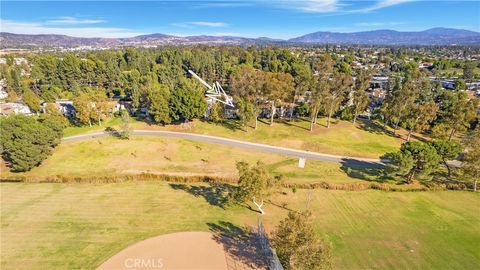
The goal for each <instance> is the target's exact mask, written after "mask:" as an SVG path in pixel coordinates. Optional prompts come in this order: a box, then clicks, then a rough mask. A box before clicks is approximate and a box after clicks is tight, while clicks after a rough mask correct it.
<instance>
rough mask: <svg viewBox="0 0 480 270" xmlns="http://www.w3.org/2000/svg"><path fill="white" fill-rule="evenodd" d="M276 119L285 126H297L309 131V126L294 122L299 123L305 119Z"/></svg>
mask: <svg viewBox="0 0 480 270" xmlns="http://www.w3.org/2000/svg"><path fill="white" fill-rule="evenodd" d="M278 121H279V123H282V124H284V125H286V126H290V127H297V128H300V129H304V130H307V131H310V129H309V128H307V127H304V126H301V125H298V124H296V123H299V122H305V120H303V119H301V118H292V120H278Z"/></svg>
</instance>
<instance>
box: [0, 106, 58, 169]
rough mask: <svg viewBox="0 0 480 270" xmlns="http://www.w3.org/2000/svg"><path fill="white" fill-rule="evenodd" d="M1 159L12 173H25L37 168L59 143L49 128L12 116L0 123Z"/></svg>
mask: <svg viewBox="0 0 480 270" xmlns="http://www.w3.org/2000/svg"><path fill="white" fill-rule="evenodd" d="M0 129H1V130H2V132H1V133H0V139H1V140H0V143H1V146H2V155H3V158H4V159H5V160H6V161H8V162H10V163H11V168H12V169H13V170H14V171H18V172H25V171H28V170H30V169H32V168H33V167H35V166H38V165H39V164H40V163H41V162H42V161H43V160H45V159H46V158H47V157H48V156H49V155H50V154H51V153H52V149H53V148H54V147H55V146H56V145H57V144H58V143H59V142H60V136H59V135H58V133H57V132H55V131H54V130H52V129H51V128H50V127H49V126H47V125H44V124H42V123H41V122H38V121H37V120H35V119H34V118H32V117H27V116H24V115H12V116H9V117H7V118H3V119H1V121H0Z"/></svg>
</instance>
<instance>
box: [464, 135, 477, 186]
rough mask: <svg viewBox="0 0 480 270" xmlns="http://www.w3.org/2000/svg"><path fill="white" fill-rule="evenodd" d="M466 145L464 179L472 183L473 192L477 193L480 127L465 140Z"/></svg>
mask: <svg viewBox="0 0 480 270" xmlns="http://www.w3.org/2000/svg"><path fill="white" fill-rule="evenodd" d="M465 145H466V146H467V148H468V151H467V152H466V153H465V156H464V158H463V166H462V172H463V177H464V178H465V180H467V181H471V182H472V183H473V190H474V191H477V183H478V181H479V180H480V126H477V128H476V129H475V130H474V131H473V132H472V133H471V134H470V135H469V136H467V137H466V138H465Z"/></svg>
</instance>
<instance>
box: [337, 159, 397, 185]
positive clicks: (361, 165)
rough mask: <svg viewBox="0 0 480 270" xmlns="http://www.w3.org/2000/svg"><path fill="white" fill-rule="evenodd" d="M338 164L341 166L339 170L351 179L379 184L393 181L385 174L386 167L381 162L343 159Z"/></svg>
mask: <svg viewBox="0 0 480 270" xmlns="http://www.w3.org/2000/svg"><path fill="white" fill-rule="evenodd" d="M340 163H341V164H342V166H341V167H340V169H341V170H342V171H344V172H345V173H346V174H347V175H348V176H349V177H352V178H357V179H361V180H364V181H371V182H379V183H384V182H386V181H388V180H392V179H393V178H392V177H390V176H388V175H387V174H386V172H385V169H386V166H385V164H383V163H382V162H368V161H361V160H355V159H349V158H343V159H342V161H341V162H340Z"/></svg>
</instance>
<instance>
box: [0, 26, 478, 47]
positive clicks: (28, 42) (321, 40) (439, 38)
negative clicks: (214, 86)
mask: <svg viewBox="0 0 480 270" xmlns="http://www.w3.org/2000/svg"><path fill="white" fill-rule="evenodd" d="M169 44H170V45H185V44H237V45H255V44H299V45H302V44H361V45H480V33H479V32H474V31H468V30H462V29H452V28H432V29H428V30H425V31H419V32H400V31H394V30H374V31H365V32H353V33H338V32H315V33H310V34H307V35H303V36H300V37H296V38H292V39H288V40H281V39H271V38H268V37H261V38H246V37H236V36H207V35H199V36H186V37H180V36H172V35H165V34H158V33H156V34H149V35H141V36H136V37H130V38H79V37H71V36H66V35H48V34H47V35H26V34H12V33H6V32H0V47H2V48H17V47H78V46H92V47H112V46H158V45H169Z"/></svg>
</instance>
